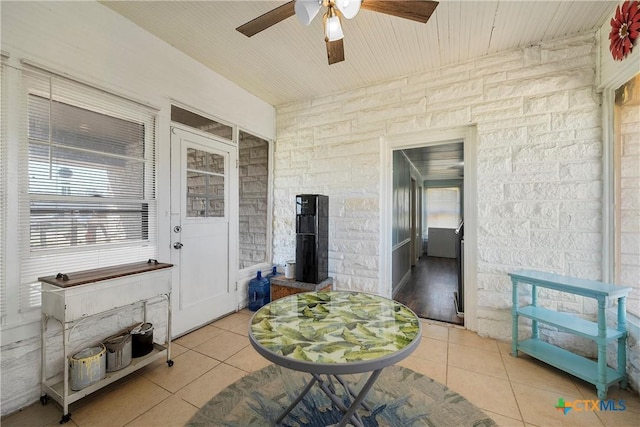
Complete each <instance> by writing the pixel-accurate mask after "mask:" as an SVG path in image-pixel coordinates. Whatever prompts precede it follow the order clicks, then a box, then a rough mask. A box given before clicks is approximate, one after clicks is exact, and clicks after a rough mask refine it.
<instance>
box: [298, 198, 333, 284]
mask: <svg viewBox="0 0 640 427" xmlns="http://www.w3.org/2000/svg"><path fill="white" fill-rule="evenodd" d="M328 276H329V197H327V196H323V195H321V194H300V195H297V196H296V280H297V281H299V282H305V283H316V284H317V283H320V282H322V281H323V280H324V279H326V278H327V277H328Z"/></svg>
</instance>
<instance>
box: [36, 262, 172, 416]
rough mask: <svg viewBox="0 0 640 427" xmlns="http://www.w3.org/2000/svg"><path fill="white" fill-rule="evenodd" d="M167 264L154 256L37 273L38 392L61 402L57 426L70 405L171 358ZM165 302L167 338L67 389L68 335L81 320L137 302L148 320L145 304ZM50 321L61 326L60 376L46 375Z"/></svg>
mask: <svg viewBox="0 0 640 427" xmlns="http://www.w3.org/2000/svg"><path fill="white" fill-rule="evenodd" d="M171 267H173V265H171V264H165V263H159V262H157V261H155V260H149V261H147V262H139V263H133V264H126V265H119V266H114V267H107V268H99V269H95V270H86V271H79V272H74V273H68V274H62V273H59V274H58V275H56V276H50V277H41V278H39V279H38V280H39V281H40V282H41V291H42V394H41V397H40V401H41V403H42V404H43V405H44V404H46V403H47V402H48V401H49V398H52V399H53V400H55V401H56V402H58V403H59V404H60V405H61V406H62V419H61V420H60V424H62V423H65V422H67V421H69V420H70V419H71V414H70V413H69V405H70V404H71V403H73V402H76V401H77V400H80V399H82V398H83V397H85V396H87V395H89V394H91V393H93V392H95V391H97V390H99V389H100V388H102V387H104V386H106V385H108V384H110V383H112V382H114V381H117V380H119V379H120V378H122V377H124V376H126V375H128V374H130V373H131V372H133V371H135V370H137V369H140V368H142V367H144V366H146V365H148V364H150V363H152V362H154V361H155V360H158V359H159V358H161V357H163V356H166V358H167V364H168V365H169V366H173V361H172V360H171ZM157 299H160V300H162V299H163V300H165V301H166V304H167V328H166V330H167V333H166V340H165V342H164V343H163V344H162V345H160V344H154V348H153V350H152V351H151V352H150V353H149V354H147V355H145V356H142V357H138V358H134V359H132V361H131V364H129V366H126V367H125V368H123V369H120V370H118V371H114V372H108V373H107V375H106V378H104V379H102V380H100V381H98V382H96V383H94V384H91V385H89V386H87V387H85V388H83V389H81V390H78V391H73V390H70V388H69V386H70V384H69V383H70V382H69V357H70V356H71V354H70V348H69V347H70V337H71V333H72V332H73V330H74V328H76V327H77V326H78V325H79V324H80V323H81V322H83V321H85V320H87V319H90V318H92V317H95V316H99V315H106V314H108V313H109V312H115V311H118V310H122V309H124V308H126V307H133V306H136V305H142V306H143V312H144V319H143V321H145V322H146V318H147V303H148V302H151V301H154V300H157ZM50 319H55V320H57V321H58V322H60V324H61V325H62V353H63V365H64V371H63V374H62V376H60V375H55V376H52V377H49V374H48V373H47V345H46V331H47V324H48V322H49V320H50Z"/></svg>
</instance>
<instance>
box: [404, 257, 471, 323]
mask: <svg viewBox="0 0 640 427" xmlns="http://www.w3.org/2000/svg"><path fill="white" fill-rule="evenodd" d="M457 289H458V276H457V270H456V260H455V259H453V258H437V257H428V256H426V255H423V256H422V257H420V259H419V260H418V262H417V264H416V265H415V266H414V267H412V269H411V276H410V278H409V280H408V281H407V283H406V284H405V285H404V286H403V287H402V289H400V291H399V292H398V293H397V294H396V295H395V297H394V299H395V300H396V301H398V302H400V303H402V304H404V305H406V306H407V307H409V308H410V309H411V310H413V311H414V312H415V313H416V314H417V315H418V316H419V317H421V318H423V319H432V320H439V321H441V322H447V323H452V324H455V325H462V324H463V319H462V318H461V317H458V316H457V315H456V309H455V303H454V292H456V291H457Z"/></svg>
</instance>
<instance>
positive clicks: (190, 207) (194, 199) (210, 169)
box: [187, 148, 225, 218]
mask: <svg viewBox="0 0 640 427" xmlns="http://www.w3.org/2000/svg"><path fill="white" fill-rule="evenodd" d="M224 172H225V158H224V156H222V155H220V154H216V153H210V152H207V151H203V150H197V149H194V148H187V216H188V217H192V218H216V217H224V216H225V197H224V196H225V188H224V185H225V182H224V179H225V176H224Z"/></svg>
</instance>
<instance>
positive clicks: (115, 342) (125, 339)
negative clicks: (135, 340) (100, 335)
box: [104, 330, 131, 372]
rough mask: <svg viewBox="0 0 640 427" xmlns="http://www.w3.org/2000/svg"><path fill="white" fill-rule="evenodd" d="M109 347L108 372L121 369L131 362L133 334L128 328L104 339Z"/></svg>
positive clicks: (107, 347) (105, 344)
mask: <svg viewBox="0 0 640 427" xmlns="http://www.w3.org/2000/svg"><path fill="white" fill-rule="evenodd" d="M104 346H105V347H106V349H107V372H113V371H119V370H120V369H122V368H126V367H127V366H129V364H130V363H131V334H130V333H129V331H128V330H126V331H122V332H120V333H118V334H116V335H113V336H110V337H109V338H107V339H106V340H104Z"/></svg>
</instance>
